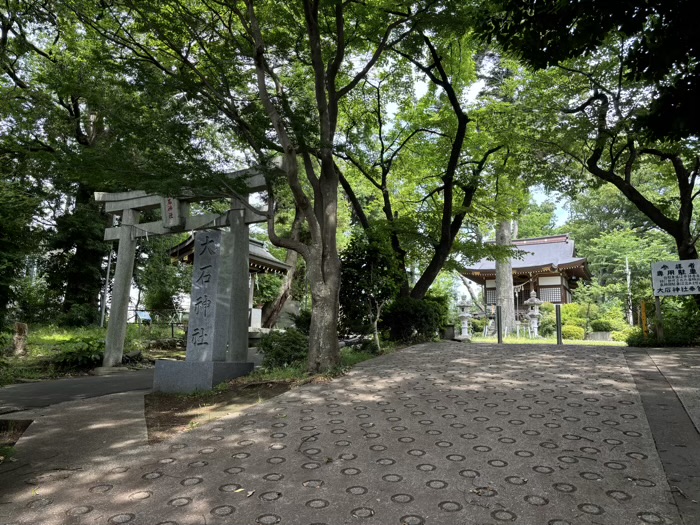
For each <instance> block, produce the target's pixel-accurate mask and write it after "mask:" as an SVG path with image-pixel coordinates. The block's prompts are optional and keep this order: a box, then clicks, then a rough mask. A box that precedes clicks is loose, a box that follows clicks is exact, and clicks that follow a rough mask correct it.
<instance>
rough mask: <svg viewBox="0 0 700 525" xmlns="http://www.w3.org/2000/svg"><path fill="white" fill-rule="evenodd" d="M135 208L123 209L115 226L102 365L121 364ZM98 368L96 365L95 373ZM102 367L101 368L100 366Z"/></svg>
mask: <svg viewBox="0 0 700 525" xmlns="http://www.w3.org/2000/svg"><path fill="white" fill-rule="evenodd" d="M139 215H140V214H139V212H138V211H136V210H129V209H127V210H124V211H123V212H122V220H121V225H120V226H119V250H118V251H117V268H116V270H115V272H114V285H113V288H112V308H111V310H110V319H109V324H108V325H107V340H106V342H105V355H104V359H103V360H102V369H104V368H108V367H113V366H115V365H118V364H121V362H122V354H123V351H124V339H125V338H126V322H127V316H128V312H129V294H130V291H131V277H132V275H133V273H134V256H135V255H136V239H134V238H133V236H132V226H133V225H135V224H138V222H139ZM99 371H101V369H98V373H99ZM102 371H104V370H102Z"/></svg>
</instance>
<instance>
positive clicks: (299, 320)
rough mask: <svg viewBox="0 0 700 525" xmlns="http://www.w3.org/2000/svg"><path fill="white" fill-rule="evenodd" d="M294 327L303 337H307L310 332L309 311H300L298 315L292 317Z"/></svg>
mask: <svg viewBox="0 0 700 525" xmlns="http://www.w3.org/2000/svg"><path fill="white" fill-rule="evenodd" d="M292 321H293V322H294V327H295V328H296V329H297V330H298V331H299V332H301V333H302V334H304V335H307V336H308V335H309V331H310V330H311V310H301V311H300V312H299V314H298V315H295V316H293V317H292Z"/></svg>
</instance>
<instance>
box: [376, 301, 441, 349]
mask: <svg viewBox="0 0 700 525" xmlns="http://www.w3.org/2000/svg"><path fill="white" fill-rule="evenodd" d="M447 315H448V306H447V299H446V298H445V297H426V298H425V299H423V300H418V299H412V298H410V297H405V298H401V299H397V300H396V301H394V302H393V303H392V304H391V306H390V307H389V308H388V309H387V312H386V315H385V316H384V323H383V326H386V327H387V328H388V329H389V331H390V334H391V339H392V340H393V341H403V342H418V341H427V340H430V339H433V338H434V337H435V336H436V335H437V333H438V331H439V330H441V329H442V327H443V326H444V324H445V321H446V319H447Z"/></svg>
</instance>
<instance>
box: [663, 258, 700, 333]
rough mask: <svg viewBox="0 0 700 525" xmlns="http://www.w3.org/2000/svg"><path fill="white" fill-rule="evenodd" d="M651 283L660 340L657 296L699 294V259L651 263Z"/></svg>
mask: <svg viewBox="0 0 700 525" xmlns="http://www.w3.org/2000/svg"><path fill="white" fill-rule="evenodd" d="M651 284H652V286H653V287H654V300H655V303H656V337H657V339H658V340H659V341H660V342H661V341H663V340H664V324H663V316H662V314H661V301H660V299H659V297H678V296H681V295H696V294H700V260H698V259H689V260H687V261H660V262H656V263H652V265H651Z"/></svg>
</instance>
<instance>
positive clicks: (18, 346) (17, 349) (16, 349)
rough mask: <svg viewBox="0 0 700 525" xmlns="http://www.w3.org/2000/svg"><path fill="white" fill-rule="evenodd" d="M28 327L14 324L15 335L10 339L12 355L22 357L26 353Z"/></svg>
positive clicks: (24, 324) (22, 324)
mask: <svg viewBox="0 0 700 525" xmlns="http://www.w3.org/2000/svg"><path fill="white" fill-rule="evenodd" d="M28 334H29V326H27V324H26V323H15V335H14V337H13V338H12V347H13V354H14V355H16V356H17V355H24V354H25V352H26V351H27V335H28Z"/></svg>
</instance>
